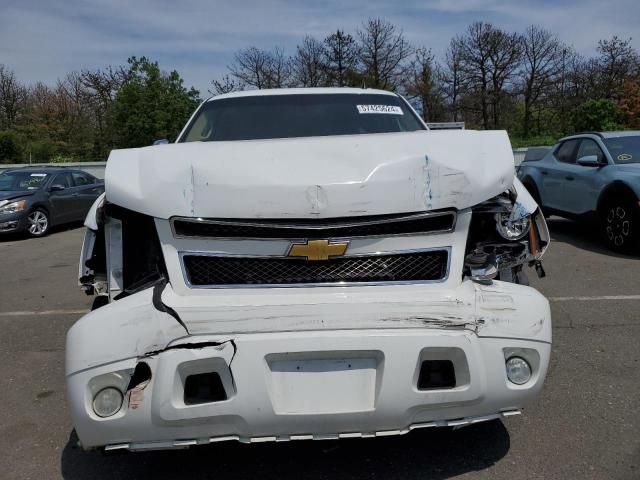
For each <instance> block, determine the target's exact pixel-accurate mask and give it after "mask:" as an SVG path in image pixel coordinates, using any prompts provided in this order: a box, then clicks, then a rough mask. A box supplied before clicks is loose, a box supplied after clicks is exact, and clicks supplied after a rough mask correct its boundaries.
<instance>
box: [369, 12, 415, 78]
mask: <svg viewBox="0 0 640 480" xmlns="http://www.w3.org/2000/svg"><path fill="white" fill-rule="evenodd" d="M358 37H359V39H360V52H359V53H360V62H361V64H362V66H363V67H364V72H363V73H364V74H365V75H366V76H367V78H368V80H369V81H370V82H371V85H369V86H371V87H375V88H383V89H388V90H395V88H396V87H397V86H398V84H399V79H400V76H401V74H402V72H403V70H404V61H405V60H407V58H409V57H410V56H411V54H412V49H411V46H410V45H409V43H408V42H407V41H406V40H405V38H404V34H403V32H402V30H398V29H397V28H396V27H395V25H393V24H392V23H389V22H387V21H386V20H382V19H380V18H370V19H369V20H368V21H367V23H365V24H364V25H363V29H362V30H358Z"/></svg>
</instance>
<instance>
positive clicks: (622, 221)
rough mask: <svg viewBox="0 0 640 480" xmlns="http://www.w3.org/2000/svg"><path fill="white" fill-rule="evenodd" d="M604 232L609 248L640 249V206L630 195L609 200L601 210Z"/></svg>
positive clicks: (620, 250)
mask: <svg viewBox="0 0 640 480" xmlns="http://www.w3.org/2000/svg"><path fill="white" fill-rule="evenodd" d="M600 222H601V225H602V233H603V234H604V238H605V241H606V242H607V244H608V245H609V248H610V249H611V250H613V251H616V252H622V253H633V252H637V251H639V250H640V208H639V207H638V206H637V205H636V204H635V203H634V202H633V201H632V200H631V199H630V198H628V197H625V196H618V197H614V198H612V199H610V200H607V201H606V202H605V204H604V206H603V207H602V211H601V212H600Z"/></svg>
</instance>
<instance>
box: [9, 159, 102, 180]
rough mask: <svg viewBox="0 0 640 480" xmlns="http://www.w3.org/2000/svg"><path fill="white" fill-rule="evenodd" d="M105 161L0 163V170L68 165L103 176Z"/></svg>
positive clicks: (99, 176)
mask: <svg viewBox="0 0 640 480" xmlns="http://www.w3.org/2000/svg"><path fill="white" fill-rule="evenodd" d="M106 166H107V162H68V163H31V164H29V163H0V172H3V171H4V170H8V169H10V168H22V167H68V168H77V169H78V170H83V171H85V172H87V173H90V174H91V175H93V176H94V177H97V178H104V169H105V167H106Z"/></svg>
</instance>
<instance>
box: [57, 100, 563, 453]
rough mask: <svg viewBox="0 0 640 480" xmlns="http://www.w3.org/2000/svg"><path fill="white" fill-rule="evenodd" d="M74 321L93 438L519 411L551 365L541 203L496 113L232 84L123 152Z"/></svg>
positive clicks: (401, 422)
mask: <svg viewBox="0 0 640 480" xmlns="http://www.w3.org/2000/svg"><path fill="white" fill-rule="evenodd" d="M86 226H87V232H86V237H85V241H84V245H83V249H82V258H81V262H80V282H81V284H82V285H83V288H84V289H85V290H87V291H88V292H89V293H95V294H97V295H99V298H101V299H104V302H102V303H104V304H105V305H104V306H102V307H100V308H97V309H95V310H94V311H92V312H91V313H89V314H87V315H85V316H84V317H83V318H81V319H80V320H79V321H78V322H77V323H76V324H75V325H74V326H73V327H72V328H71V329H70V331H69V333H68V336H67V358H66V376H67V385H68V398H69V402H70V405H71V414H72V417H73V424H74V426H75V429H76V431H77V434H78V437H79V439H80V442H81V444H82V446H83V447H84V448H87V449H88V448H95V447H104V448H106V449H108V450H112V449H121V448H122V449H129V450H142V449H153V448H170V447H185V446H189V445H200V444H207V443H210V442H217V441H221V440H239V441H241V442H262V441H269V440H273V441H281V440H297V439H327V438H350V437H375V436H382V435H393V434H403V433H406V432H408V431H410V430H412V429H415V428H423V427H431V426H447V425H449V426H450V425H465V424H470V423H475V422H479V421H483V420H491V419H497V418H500V417H502V416H506V415H512V414H516V413H519V412H520V409H521V408H522V407H523V406H524V405H525V404H526V403H527V402H529V401H530V400H532V399H533V398H534V397H535V396H536V394H538V393H539V392H540V389H541V388H542V384H543V382H544V378H545V375H546V372H547V366H548V364H549V353H550V349H551V318H550V312H549V304H548V302H547V300H546V299H545V298H544V297H543V296H542V295H541V294H540V293H538V292H537V291H536V290H534V289H532V288H530V287H528V286H526V285H525V284H526V275H525V274H524V272H523V266H535V267H536V268H537V269H538V271H539V273H542V267H541V265H540V258H541V256H542V255H543V253H544V251H545V249H546V248H547V245H548V243H549V234H548V231H547V227H546V224H545V222H544V218H543V216H542V215H541V213H540V210H539V209H538V208H537V205H536V204H535V202H534V201H533V200H532V199H531V197H530V196H529V194H528V193H527V192H526V190H525V189H524V188H523V187H522V185H521V184H520V183H519V182H518V180H517V179H515V178H514V167H513V156H512V152H511V149H510V144H509V140H508V138H507V135H506V133H505V132H475V131H459V130H456V131H429V130H427V128H426V126H425V125H424V123H423V122H422V121H421V120H420V118H419V117H418V116H417V115H416V113H415V112H414V111H413V110H412V108H411V107H410V106H409V104H408V103H407V102H406V101H405V100H404V99H403V98H402V97H399V96H397V95H395V94H392V93H389V92H383V91H376V90H361V89H347V88H341V89H290V90H271V91H269V90H262V91H252V92H240V93H231V94H227V95H221V96H218V97H214V98H212V99H210V100H208V101H205V102H204V103H203V104H202V105H201V106H200V107H199V108H198V110H197V111H196V112H195V114H194V115H193V117H192V118H191V119H190V121H189V122H188V124H187V126H186V127H185V129H184V130H183V132H182V133H181V134H180V136H179V138H178V141H177V142H176V143H175V144H170V145H158V146H152V147H146V148H135V149H127V150H116V151H113V152H112V153H111V156H110V157H109V161H108V163H107V170H106V196H104V197H102V198H101V199H99V200H98V202H96V204H95V205H94V207H93V209H92V211H91V212H90V214H89V216H88V217H87V221H86Z"/></svg>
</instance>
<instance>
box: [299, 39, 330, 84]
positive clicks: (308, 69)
mask: <svg viewBox="0 0 640 480" xmlns="http://www.w3.org/2000/svg"><path fill="white" fill-rule="evenodd" d="M325 58H326V55H325V48H324V45H323V43H322V42H320V41H319V40H316V39H315V38H313V37H311V36H309V35H307V36H306V37H304V39H303V40H302V43H301V44H300V45H298V46H297V47H296V54H295V56H294V57H293V59H292V61H291V64H292V76H293V81H294V83H295V84H296V85H300V86H303V87H320V86H324V85H326V84H327V68H326V65H325V63H324V60H325Z"/></svg>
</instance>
